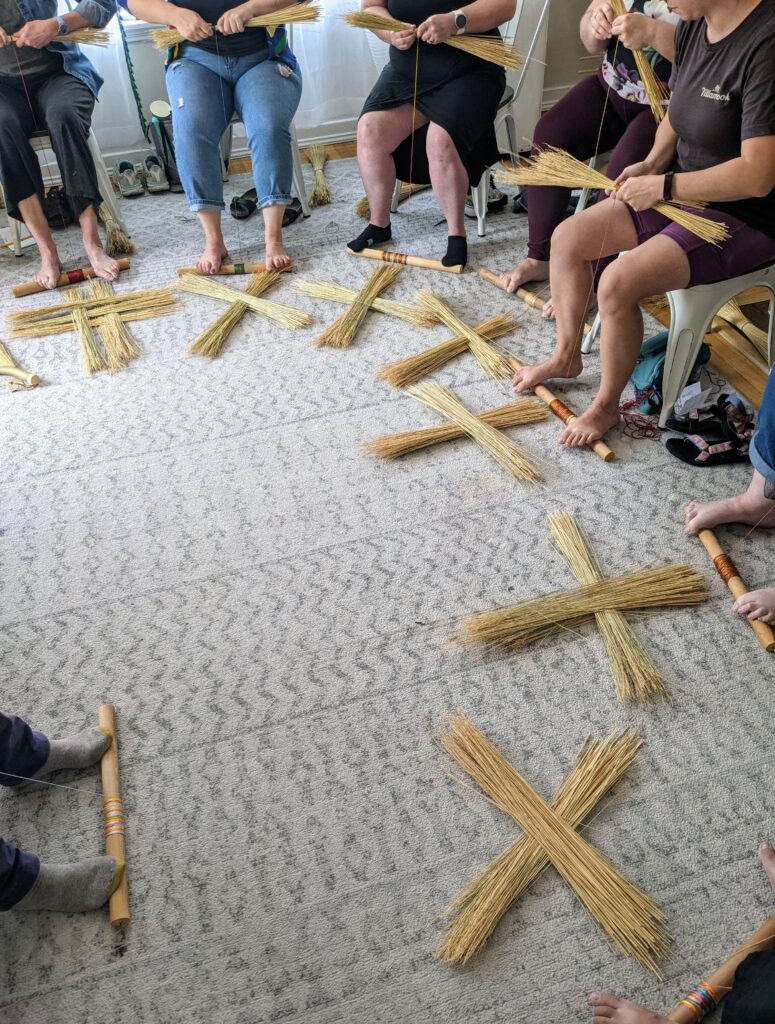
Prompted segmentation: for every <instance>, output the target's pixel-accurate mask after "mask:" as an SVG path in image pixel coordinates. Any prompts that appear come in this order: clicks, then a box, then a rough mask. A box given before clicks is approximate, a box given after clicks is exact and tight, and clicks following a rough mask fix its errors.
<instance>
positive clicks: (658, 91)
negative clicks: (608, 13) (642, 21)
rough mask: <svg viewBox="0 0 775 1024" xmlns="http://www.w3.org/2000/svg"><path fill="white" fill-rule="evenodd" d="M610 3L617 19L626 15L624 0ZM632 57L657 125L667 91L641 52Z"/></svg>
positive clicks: (634, 51) (612, 0)
mask: <svg viewBox="0 0 775 1024" xmlns="http://www.w3.org/2000/svg"><path fill="white" fill-rule="evenodd" d="M611 3H612V5H613V9H614V13H615V14H616V16H617V17H623V16H625V15H626V14H627V13H628V11H627V8H626V7H625V6H624V0H611ZM632 55H633V57H634V58H635V66H636V68H637V69H638V77H639V78H640V80H641V82H643V88H644V89H645V90H646V97H647V99H648V101H649V106H650V107H651V112H652V113H653V115H654V118H655V120H656V122H657V124H659V123H660V122H661V121H662V119H663V118H664V116H665V106H666V104H667V100H668V99H669V96H670V93H669V90H668V89H667V86H665V85H664V83H662V82H660V81H659V79H658V78H657V76H656V74H655V73H654V68H653V67H652V66H651V63H650V62H649V59H648V57H647V56H646V54H645V53H644V52H643V50H633V51H632Z"/></svg>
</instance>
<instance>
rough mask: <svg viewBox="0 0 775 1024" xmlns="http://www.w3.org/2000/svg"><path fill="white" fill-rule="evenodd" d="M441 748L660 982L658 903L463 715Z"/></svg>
mask: <svg viewBox="0 0 775 1024" xmlns="http://www.w3.org/2000/svg"><path fill="white" fill-rule="evenodd" d="M441 745H442V746H443V747H444V749H445V750H446V751H447V753H448V754H449V755H450V756H451V757H452V758H453V759H454V760H455V761H456V762H457V763H458V764H459V765H460V767H461V768H463V770H464V771H466V772H467V773H468V774H469V775H470V776H471V778H472V779H473V780H474V782H476V783H477V784H478V785H479V786H480V787H481V788H482V789H483V790H484V792H485V795H486V796H488V797H489V798H490V800H492V801H493V803H494V804H495V805H496V806H497V807H500V809H501V810H502V811H505V813H506V814H508V815H509V816H510V817H511V818H513V819H514V821H516V823H517V824H518V825H519V826H520V828H521V829H522V830H523V831H524V832H525V833H526V835H528V836H529V837H530V838H531V839H532V840H533V841H534V842H535V843H536V845H537V846H539V847H540V848H541V850H542V851H543V852H544V853H545V855H546V856H547V857H548V858H549V860H550V861H551V862H552V864H553V865H554V867H555V868H556V869H557V871H558V872H559V873H560V874H561V875H562V877H563V878H564V879H565V881H566V882H567V883H568V884H569V885H570V886H571V888H572V889H573V891H574V892H575V894H576V896H577V897H578V898H579V900H580V901H581V903H582V904H583V905H584V907H585V908H586V910H587V911H588V912H589V913H590V914H591V915H592V917H593V918H594V919H595V920H596V921H597V923H598V924H599V925H600V926H601V928H603V930H604V931H605V932H606V934H607V935H608V936H609V937H610V939H611V940H612V942H613V943H614V944H615V945H616V946H617V947H618V948H619V949H620V950H621V952H622V953H623V954H624V956H628V957H635V958H636V959H637V960H639V961H640V963H642V964H643V966H644V967H646V968H647V969H648V970H650V971H651V972H652V973H653V974H655V975H656V976H657V977H661V975H660V971H659V967H658V966H657V961H658V960H661V959H663V958H665V957H666V956H667V954H668V953H669V950H670V941H671V940H670V936H669V934H668V933H667V930H666V928H665V915H664V914H663V912H662V911H661V910H660V908H659V907H658V906H657V904H656V903H654V901H653V900H651V899H650V898H649V897H648V896H646V895H645V894H644V893H643V892H641V891H640V889H638V888H637V887H636V886H634V885H633V884H632V883H631V882H629V881H628V880H627V879H626V878H624V877H623V876H622V875H621V874H620V873H619V872H618V871H617V870H616V869H615V868H614V867H613V866H612V865H611V864H610V863H609V861H607V860H606V859H605V857H603V856H602V854H600V853H599V852H598V851H597V850H596V849H595V848H594V847H592V846H590V844H589V843H588V842H587V841H586V840H585V839H582V837H581V836H580V835H579V834H578V833H577V832H576V831H575V829H574V828H573V827H572V826H571V825H570V824H568V822H567V821H565V820H564V819H563V818H562V817H561V816H560V815H559V814H558V813H557V811H556V810H554V809H552V808H551V807H550V806H549V805H548V804H547V803H546V802H545V801H544V800H542V798H541V797H540V796H539V795H538V793H536V791H535V790H534V789H533V788H532V787H531V786H530V785H529V784H528V783H527V782H526V781H525V779H524V778H523V777H522V776H521V775H520V774H519V772H517V771H516V769H515V768H514V767H513V766H512V765H510V764H509V762H508V761H506V759H505V758H504V757H503V756H502V755H501V754H500V753H499V751H498V750H497V749H496V748H495V747H494V746H493V745H492V743H490V742H489V740H488V739H487V738H486V737H485V736H483V735H482V733H480V732H479V730H478V729H477V728H476V727H475V726H474V725H473V724H472V723H471V722H469V721H468V719H467V718H465V717H464V716H463V715H456V716H455V717H453V718H451V719H450V721H449V723H448V726H447V731H446V732H442V734H441Z"/></svg>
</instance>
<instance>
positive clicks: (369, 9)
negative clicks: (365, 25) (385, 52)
mask: <svg viewBox="0 0 775 1024" xmlns="http://www.w3.org/2000/svg"><path fill="white" fill-rule="evenodd" d="M361 10H362V11H363V12H364V14H376V15H377V16H378V17H380V18H390V12H389V11H388V9H387V7H386V6H385V4H373V3H370V2H369V0H365V2H362V3H361ZM374 35H375V36H376V37H377V38H378V39H381V40H382V42H383V43H388V44H389V43H390V35H391V33H390V32H389V31H386V32H374Z"/></svg>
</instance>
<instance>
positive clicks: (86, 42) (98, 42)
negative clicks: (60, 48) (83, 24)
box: [63, 28, 110, 46]
mask: <svg viewBox="0 0 775 1024" xmlns="http://www.w3.org/2000/svg"><path fill="white" fill-rule="evenodd" d="M63 41H64V42H68V43H77V44H78V45H79V46H110V33H109V32H104V31H103V30H102V29H99V28H79V29H76V31H75V32H68V33H67V35H66V36H65V38H64V40H63Z"/></svg>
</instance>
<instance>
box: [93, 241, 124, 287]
mask: <svg viewBox="0 0 775 1024" xmlns="http://www.w3.org/2000/svg"><path fill="white" fill-rule="evenodd" d="M86 255H87V256H88V257H89V263H90V264H91V268H92V270H93V271H94V273H95V274H96V275H97V277H101V278H102V279H103V280H105V281H115V280H116V278H117V277H118V273H119V270H118V263H116V261H115V260H114V259H113V257H112V256H108V254H107V253H106V252H105V250H104V249H103V248H102V245H94V244H91V245H87V246H86Z"/></svg>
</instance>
